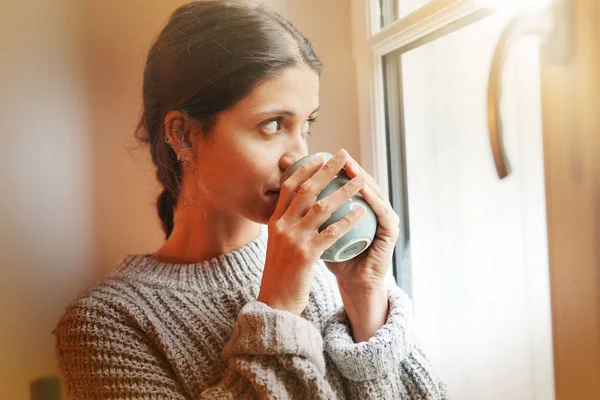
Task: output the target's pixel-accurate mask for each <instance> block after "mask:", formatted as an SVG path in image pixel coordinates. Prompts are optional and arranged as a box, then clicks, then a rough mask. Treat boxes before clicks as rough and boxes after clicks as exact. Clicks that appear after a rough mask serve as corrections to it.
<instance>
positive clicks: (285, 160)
mask: <svg viewBox="0 0 600 400" xmlns="http://www.w3.org/2000/svg"><path fill="white" fill-rule="evenodd" d="M307 155H308V151H302V152H287V153H285V154H284V155H283V156H282V157H281V158H280V159H279V169H281V172H283V171H285V170H286V169H288V168H289V167H291V166H292V164H294V163H295V162H296V161H298V160H299V159H301V158H302V157H305V156H307Z"/></svg>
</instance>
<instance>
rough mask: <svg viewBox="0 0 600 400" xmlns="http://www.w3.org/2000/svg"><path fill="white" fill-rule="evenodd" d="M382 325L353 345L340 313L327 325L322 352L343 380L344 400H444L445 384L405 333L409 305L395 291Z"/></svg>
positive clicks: (408, 325) (401, 293) (399, 291)
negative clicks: (375, 399)
mask: <svg viewBox="0 0 600 400" xmlns="http://www.w3.org/2000/svg"><path fill="white" fill-rule="evenodd" d="M388 304H389V314H388V318H387V322H386V324H385V325H384V326H382V327H381V328H380V329H379V330H378V331H377V332H376V333H375V335H374V336H373V337H372V338H370V339H369V340H368V341H366V342H361V343H355V342H354V340H353V338H352V332H351V327H350V322H349V320H348V316H347V314H346V312H345V311H344V309H341V310H339V311H338V312H337V313H336V314H334V315H333V316H332V317H331V319H330V320H329V322H328V325H327V328H326V331H325V335H324V342H325V351H326V352H327V353H328V354H329V356H330V357H331V358H332V359H333V361H334V363H335V364H336V366H337V368H338V369H339V371H340V373H341V374H342V376H343V377H344V386H345V391H346V393H347V397H348V398H349V399H361V400H364V399H371V398H377V399H423V400H425V399H427V400H447V399H449V397H448V394H447V391H446V387H445V385H444V384H443V383H442V382H441V381H440V380H439V379H438V378H437V377H436V376H435V375H434V373H433V372H432V368H431V365H430V363H429V361H428V360H427V358H426V357H425V355H424V354H423V352H422V351H421V350H420V348H419V347H418V346H417V344H416V341H415V338H414V336H413V334H412V332H411V328H412V326H411V325H412V318H411V315H412V312H411V301H410V299H409V298H408V296H407V295H406V294H405V293H404V291H402V289H400V288H399V287H397V286H395V285H394V286H393V287H389V289H388Z"/></svg>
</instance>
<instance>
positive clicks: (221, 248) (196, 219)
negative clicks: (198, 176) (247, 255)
mask: <svg viewBox="0 0 600 400" xmlns="http://www.w3.org/2000/svg"><path fill="white" fill-rule="evenodd" d="M260 229H261V226H260V224H258V223H256V222H253V221H250V220H249V219H247V218H244V217H242V216H239V215H230V214H229V215H226V214H224V213H222V212H219V211H217V210H209V212H207V210H205V208H203V207H202V206H199V205H194V206H192V205H183V206H180V207H178V208H177V210H176V212H175V216H174V227H173V232H172V233H171V235H170V236H169V238H168V239H167V240H166V241H165V243H164V244H163V245H162V246H161V247H160V248H159V249H158V250H157V251H156V252H154V253H153V254H152V258H153V259H154V260H157V261H161V262H167V263H181V264H191V263H198V262H202V261H206V260H210V259H212V258H215V257H218V256H220V255H223V254H227V253H229V252H231V251H233V250H236V249H239V248H241V247H243V246H245V245H246V244H248V243H249V242H251V241H252V240H254V239H256V237H257V236H258V235H259V234H260Z"/></svg>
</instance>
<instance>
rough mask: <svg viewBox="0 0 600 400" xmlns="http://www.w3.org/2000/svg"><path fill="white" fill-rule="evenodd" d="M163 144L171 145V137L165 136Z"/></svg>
mask: <svg viewBox="0 0 600 400" xmlns="http://www.w3.org/2000/svg"><path fill="white" fill-rule="evenodd" d="M165 143H171V136H169V135H165Z"/></svg>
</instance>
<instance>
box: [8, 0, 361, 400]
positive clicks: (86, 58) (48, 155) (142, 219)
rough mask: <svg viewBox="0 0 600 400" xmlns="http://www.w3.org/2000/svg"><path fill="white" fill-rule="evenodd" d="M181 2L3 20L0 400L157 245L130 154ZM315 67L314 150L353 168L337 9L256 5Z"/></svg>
mask: <svg viewBox="0 0 600 400" xmlns="http://www.w3.org/2000/svg"><path fill="white" fill-rule="evenodd" d="M183 3H184V2H183V1H174V0H171V1H167V0H163V1H154V2H148V1H142V0H128V1H126V2H125V1H117V0H104V1H100V0H87V1H85V2H80V1H76V0H53V1H50V0H41V1H36V2H35V3H34V2H32V1H29V2H13V3H11V4H10V7H7V8H5V10H3V12H2V14H1V15H0V50H1V53H0V54H2V56H1V57H2V62H1V63H0V87H1V88H2V92H1V94H0V121H2V125H1V130H0V132H1V133H0V135H1V136H2V146H0V176H1V177H2V182H3V183H4V187H3V193H4V194H5V196H3V198H2V207H1V208H0V222H1V224H0V227H1V228H0V235H1V236H0V239H1V240H0V249H1V254H2V255H3V258H2V260H3V265H2V267H3V268H2V271H3V272H2V279H0V304H1V305H2V306H1V307H0V397H1V398H6V399H15V400H21V399H27V398H29V397H28V390H29V389H28V388H29V382H30V381H32V380H33V379H36V378H38V377H42V376H52V375H56V374H57V370H56V364H55V359H54V353H53V344H54V342H53V337H52V335H51V330H52V328H53V327H54V324H55V322H56V320H57V319H58V316H59V315H60V312H61V311H62V309H63V308H64V306H65V305H66V304H67V302H68V301H70V300H71V299H72V298H74V297H75V296H76V295H77V294H78V293H80V292H81V291H83V290H84V289H85V288H87V287H89V286H91V285H92V284H93V283H94V282H95V281H96V280H98V279H101V278H102V277H103V276H104V275H105V274H106V273H107V272H109V271H110V270H111V269H112V268H113V267H114V266H115V263H116V262H117V261H118V260H119V259H120V257H122V255H123V254H124V253H130V252H151V251H153V250H155V249H156V248H157V247H158V246H159V245H160V243H161V242H162V240H163V234H162V231H161V229H160V225H159V221H158V217H157V216H156V213H155V210H154V201H155V199H156V196H157V194H158V192H159V188H158V186H157V184H156V182H155V179H154V170H153V168H152V165H151V163H150V162H149V157H148V156H147V155H146V149H145V148H141V149H138V150H135V149H133V147H134V146H135V145H136V143H135V142H134V141H133V130H134V128H135V126H136V124H137V119H138V116H139V111H140V105H141V78H142V71H143V63H144V57H145V55H146V53H147V51H148V48H149V46H150V43H151V41H152V39H153V38H154V37H155V35H156V34H157V33H158V31H159V29H160V27H161V26H162V24H163V23H164V22H165V21H166V19H167V18H168V16H169V13H170V12H171V11H172V10H173V9H174V8H175V7H177V6H178V5H180V4H183ZM265 3H268V4H269V5H271V6H273V7H274V8H275V9H277V10H278V11H280V12H281V13H282V14H283V15H284V16H286V17H287V18H289V19H290V20H292V22H294V23H295V24H296V25H297V26H298V27H299V28H300V29H301V30H302V31H303V32H304V34H305V35H306V36H307V37H308V38H309V39H310V40H311V41H312V42H313V44H314V47H315V49H316V51H317V53H318V54H319V55H320V56H321V58H322V59H323V61H324V63H325V71H324V73H323V76H322V81H321V82H322V86H321V113H320V117H319V122H318V123H317V124H316V125H315V128H314V129H313V131H314V138H313V139H311V141H312V144H311V150H313V151H316V150H323V151H329V152H335V151H337V150H338V149H339V148H341V147H345V148H346V149H347V150H348V151H349V152H350V153H351V154H352V155H354V156H355V157H356V158H358V159H360V149H359V146H358V141H359V140H358V126H357V124H358V118H357V105H356V103H357V102H356V91H355V86H356V84H355V72H354V63H353V61H352V53H351V39H350V38H351V35H350V6H349V3H348V1H344V0H329V1H327V2H322V1H317V0H304V1H300V0H287V1H286V0H280V1H278V0H270V1H265Z"/></svg>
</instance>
